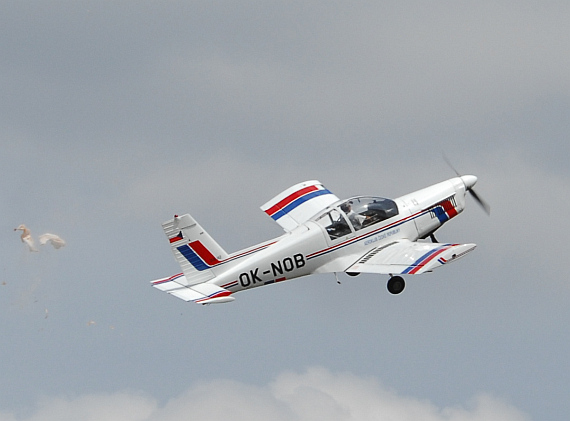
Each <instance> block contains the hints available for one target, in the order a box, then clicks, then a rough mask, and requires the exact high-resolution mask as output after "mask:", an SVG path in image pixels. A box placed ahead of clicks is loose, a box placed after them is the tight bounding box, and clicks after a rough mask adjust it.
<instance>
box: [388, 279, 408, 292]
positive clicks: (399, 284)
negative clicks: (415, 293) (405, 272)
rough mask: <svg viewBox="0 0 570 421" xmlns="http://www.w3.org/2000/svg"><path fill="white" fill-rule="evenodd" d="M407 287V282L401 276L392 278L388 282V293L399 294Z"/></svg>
mask: <svg viewBox="0 0 570 421" xmlns="http://www.w3.org/2000/svg"><path fill="white" fill-rule="evenodd" d="M405 287H406V282H405V281H404V278H402V277H401V276H392V277H391V278H390V280H389V281H388V291H389V292H390V294H395V295H396V294H399V293H401V292H402V291H403V290H404V288H405Z"/></svg>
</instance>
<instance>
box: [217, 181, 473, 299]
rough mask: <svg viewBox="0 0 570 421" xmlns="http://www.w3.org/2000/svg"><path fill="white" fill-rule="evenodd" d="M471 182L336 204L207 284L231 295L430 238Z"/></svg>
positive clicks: (234, 261)
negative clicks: (388, 246)
mask: <svg viewBox="0 0 570 421" xmlns="http://www.w3.org/2000/svg"><path fill="white" fill-rule="evenodd" d="M470 177H471V178H470ZM475 181H476V178H475V177H473V176H463V177H456V178H453V179H450V180H447V181H444V182H441V183H438V184H435V185H433V186H430V187H427V188H424V189H421V190H418V191H415V192H413V193H410V194H407V195H404V196H401V197H399V198H397V199H394V200H389V199H384V198H376V197H365V196H359V197H354V198H350V199H347V200H341V201H339V202H337V203H334V204H332V205H330V206H328V207H327V208H326V209H324V210H323V211H321V212H319V213H318V214H317V215H315V216H314V217H312V218H311V219H310V220H309V221H307V222H305V223H303V224H301V225H300V226H298V227H297V228H295V229H294V230H292V231H291V232H289V233H287V234H284V235H283V236H281V237H278V238H276V239H274V240H271V241H268V242H265V243H262V244H258V245H256V246H254V247H250V248H248V249H246V250H242V251H240V252H238V253H234V254H233V255H232V256H235V258H230V259H227V263H223V264H220V265H219V266H217V267H215V268H212V269H213V270H214V271H215V273H216V277H215V278H214V279H212V280H211V281H210V282H211V283H215V284H216V285H218V286H220V287H222V288H225V289H227V290H229V291H231V292H232V293H233V292H238V291H243V290H246V289H250V288H255V287H259V286H263V285H269V284H273V283H276V282H282V281H285V280H290V279H294V278H298V277H302V276H306V275H310V274H314V273H328V272H344V271H346V269H347V268H348V267H350V266H351V265H352V264H353V263H354V262H355V261H356V260H357V259H358V258H359V257H361V256H363V255H364V254H366V253H367V252H369V251H370V250H371V249H373V248H375V247H376V248H377V247H379V246H382V245H383V244H388V243H390V242H393V241H394V240H399V239H407V240H410V241H416V240H418V239H423V238H426V237H428V236H430V235H431V234H433V233H434V232H435V231H436V230H437V229H438V228H440V227H441V226H442V225H443V224H444V223H445V222H447V221H448V220H449V219H451V218H453V217H455V216H457V215H458V214H459V213H461V212H462V211H463V209H464V208H465V194H466V190H467V189H468V188H470V187H471V186H472V185H473V184H474V183H475ZM348 204H350V205H351V206H354V207H357V206H358V205H359V204H366V206H365V207H363V209H364V208H366V211H363V212H361V214H360V216H359V219H358V218H356V217H353V214H355V212H353V211H352V210H349V209H350V208H349V207H347V205H348ZM375 209H376V211H375ZM375 212H376V213H375ZM378 215H381V216H378ZM240 256H243V257H240Z"/></svg>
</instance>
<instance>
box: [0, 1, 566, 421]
mask: <svg viewBox="0 0 570 421" xmlns="http://www.w3.org/2000/svg"><path fill="white" fill-rule="evenodd" d="M568 22H570V4H568V3H567V2H557V1H547V2H545V1H540V2H538V1H537V2H530V1H488V2H487V1H480V2H455V1H453V2H452V1H436V2H429V3H426V2H420V1H417V2H411V1H410V2H394V1H374V2H356V3H355V2H331V1H309V2H307V1H299V2H295V1H288V2H278V1H274V2H263V1H241V2H232V1H211V0H210V1H187V2H140V1H137V2H130V1H123V2H111V1H51V2H45V1H20V0H14V1H10V0H6V1H3V2H2V3H1V4H0V89H1V91H0V92H1V100H0V124H1V126H0V127H1V130H0V142H1V143H0V144H1V146H2V148H1V154H0V188H1V190H0V191H1V194H2V200H1V201H0V215H1V218H0V253H1V256H2V257H1V260H0V263H1V275H2V278H1V279H0V319H1V322H0V335H1V337H2V345H1V346H0V374H1V375H0V379H1V380H0V420H1V421H35V420H42V421H45V420H52V419H53V420H58V421H59V420H67V419H69V420H77V419H93V420H103V419H104V420H117V421H124V420H144V421H147V420H175V419H176V420H180V419H203V420H222V419H223V420H227V419H230V418H231V419H236V420H237V419H244V420H245V419H247V420H254V421H255V420H267V419H275V420H281V419H283V420H309V419H310V420H315V419H326V420H369V419H370V420H372V419H373V420H379V419H392V420H404V419H412V418H413V419H424V420H434V421H439V420H442V421H443V420H449V421H461V420H466V419H469V420H476V421H477V420H494V419H497V420H499V419H500V420H508V421H510V420H517V421H518V420H554V421H567V420H568V419H569V417H570V400H569V399H568V396H569V392H570V364H569V362H568V355H570V327H569V326H570V310H568V303H569V302H570V283H569V282H568V281H569V280H568V276H567V274H566V271H567V269H566V263H567V262H566V259H567V258H568V251H567V247H566V244H567V239H568V237H569V236H570V224H569V223H568V219H567V217H566V214H567V209H568V208H570V199H569V197H568V193H569V187H568V186H569V182H570V170H569V169H568V165H567V161H568V157H569V156H570V142H568V134H569V133H570V47H569V43H568V41H569V40H570V25H568ZM442 153H445V154H446V155H447V156H448V157H449V158H450V159H451V160H452V161H453V163H454V165H455V167H456V168H457V169H458V170H459V171H461V172H462V173H466V174H468V173H472V174H475V175H477V176H478V177H479V183H478V184H477V191H478V193H479V194H480V195H482V196H483V197H484V198H485V199H486V200H487V201H488V202H489V203H490V204H491V206H492V215H491V217H487V216H486V215H485V214H484V213H483V212H482V211H481V210H480V209H478V208H477V206H476V204H475V203H474V202H473V201H472V200H469V201H468V204H467V209H466V211H465V212H464V213H463V214H462V215H461V216H460V217H458V218H457V219H454V220H453V221H451V222H450V223H449V224H447V225H446V226H444V227H443V228H442V229H441V230H440V231H439V232H438V239H439V240H440V241H450V242H469V243H470V242H473V243H476V244H477V245H478V248H477V249H476V251H475V252H473V253H471V254H470V255H469V256H468V257H467V258H465V259H463V260H461V261H460V262H458V263H456V264H454V265H451V266H449V267H445V268H442V269H441V270H438V271H436V272H434V273H432V274H427V275H421V276H418V277H413V276H410V277H408V279H407V287H406V290H405V291H404V293H403V294H401V295H399V296H391V295H390V294H389V293H388V292H387V291H386V281H387V277H382V276H374V275H362V276H360V277H357V278H348V277H346V276H344V277H342V275H341V277H342V279H341V280H342V284H341V285H338V284H337V282H336V280H335V278H334V276H333V275H319V276H313V277H309V278H303V279H298V280H295V281H291V282H287V283H283V284H280V285H274V286H269V287H266V288H259V289H256V290H253V291H250V292H246V293H240V294H237V295H236V300H235V301H234V302H233V303H229V304H224V305H217V306H205V307H203V306H197V305H194V304H190V303H185V302H183V301H182V300H178V299H176V298H174V297H172V296H169V295H168V294H164V293H161V292H160V291H157V290H155V289H153V288H152V287H151V286H150V284H149V281H151V280H153V279H156V278H160V277H165V276H170V275H173V274H175V273H178V272H179V271H180V269H179V267H178V266H177V264H176V262H175V261H174V258H173V257H172V254H171V252H170V247H169V244H168V242H167V240H166V238H165V237H164V234H163V232H162V229H161V226H160V224H161V223H162V222H163V221H165V220H167V219H169V218H171V217H172V215H173V214H175V213H177V214H182V213H186V212H189V213H191V214H192V215H193V216H194V217H195V218H196V219H197V220H198V221H199V222H200V223H201V224H202V225H203V226H204V227H205V228H206V229H207V230H208V232H209V233H210V234H211V235H212V236H213V237H214V238H216V240H217V241H218V242H219V243H220V244H221V245H222V246H223V247H224V248H225V249H226V250H228V251H230V252H231V251H235V250H238V249H240V248H242V247H246V246H249V245H251V244H254V243H256V242H261V241H264V240H266V239H269V238H271V237H275V236H278V235H280V234H281V233H282V231H281V229H280V227H279V226H277V224H275V223H274V222H273V221H272V220H271V219H270V218H267V216H266V215H264V214H263V212H261V211H260V210H259V206H260V205H261V204H263V203H265V202H266V201H267V200H269V199H270V198H271V197H273V196H274V195H276V194H277V193H279V192H281V191H282V190H284V189H285V188H287V187H289V186H291V185H293V184H296V183H298V182H301V181H304V180H307V179H318V180H320V181H321V182H323V183H324V184H325V186H326V187H327V188H328V189H330V190H331V191H333V192H334V193H335V194H336V195H337V196H339V197H347V196H351V195H356V194H372V195H380V196H386V197H396V196H399V195H402V194H405V193H408V192H411V191H413V190H415V189H419V188H422V187H425V186H427V185H429V184H433V183H436V182H439V181H442V180H444V179H447V178H450V177H452V176H454V173H453V171H452V170H451V169H450V168H449V167H448V166H447V165H446V164H445V162H444V160H443V159H442ZM22 223H24V224H27V225H28V226H29V227H30V229H31V230H32V234H33V235H35V236H36V237H37V235H39V234H42V233H44V232H52V233H56V234H59V235H60V236H62V237H63V238H64V239H65V240H66V241H67V243H68V244H67V246H66V247H65V248H63V249H60V250H54V249H52V248H47V247H48V246H44V247H42V248H41V251H40V252H39V253H30V252H28V251H27V249H26V247H25V245H24V244H22V243H21V242H20V239H19V233H15V232H14V231H13V229H14V228H15V227H17V226H18V225H19V224H22Z"/></svg>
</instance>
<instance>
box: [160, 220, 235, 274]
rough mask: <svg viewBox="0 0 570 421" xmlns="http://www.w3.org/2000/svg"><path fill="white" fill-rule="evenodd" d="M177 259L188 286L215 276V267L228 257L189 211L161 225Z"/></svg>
mask: <svg viewBox="0 0 570 421" xmlns="http://www.w3.org/2000/svg"><path fill="white" fill-rule="evenodd" d="M162 228H163V229H164V233H165V234H166V237H167V238H168V240H169V241H170V246H171V248H172V252H173V253H174V258H175V259H176V261H177V262H178V263H179V264H180V267H181V268H182V272H183V273H184V277H185V278H186V282H187V283H186V285H195V284H199V283H202V282H206V281H209V280H210V279H213V278H215V277H216V274H215V269H214V268H215V267H216V266H217V265H219V264H220V263H222V262H223V261H224V260H226V259H227V258H228V254H227V253H226V252H225V251H224V249H223V248H222V247H221V246H220V245H219V244H218V243H217V242H216V241H215V240H214V239H213V238H212V237H211V236H210V235H209V234H208V233H207V232H206V231H205V230H204V229H203V228H202V226H201V225H200V224H198V222H196V220H195V219H194V218H192V216H190V215H189V214H186V215H182V216H178V215H176V216H175V217H174V219H171V220H169V221H166V222H164V223H163V224H162Z"/></svg>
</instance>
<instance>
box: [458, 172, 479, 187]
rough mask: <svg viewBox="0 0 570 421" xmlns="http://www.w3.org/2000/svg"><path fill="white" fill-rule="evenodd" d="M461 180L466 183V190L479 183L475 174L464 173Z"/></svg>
mask: <svg viewBox="0 0 570 421" xmlns="http://www.w3.org/2000/svg"><path fill="white" fill-rule="evenodd" d="M461 181H463V184H465V189H466V190H471V188H472V187H473V186H474V185H475V183H477V177H475V176H474V175H463V176H461Z"/></svg>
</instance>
